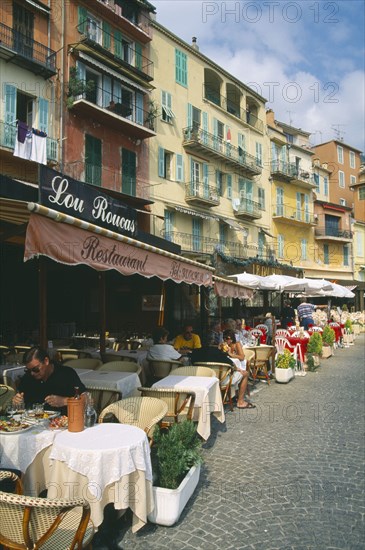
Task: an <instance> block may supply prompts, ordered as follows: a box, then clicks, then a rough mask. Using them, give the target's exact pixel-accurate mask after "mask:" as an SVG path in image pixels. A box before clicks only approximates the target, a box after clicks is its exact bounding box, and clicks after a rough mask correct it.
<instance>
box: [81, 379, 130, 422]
mask: <svg viewBox="0 0 365 550" xmlns="http://www.w3.org/2000/svg"><path fill="white" fill-rule="evenodd" d="M85 387H86V391H87V392H89V393H90V394H91V397H92V398H93V401H94V409H95V410H96V414H97V415H99V414H100V413H101V411H102V410H103V409H105V407H108V406H109V405H111V404H112V403H115V402H116V401H120V400H121V399H122V394H121V392H119V391H118V390H112V389H110V388H102V387H99V386H94V385H92V384H85Z"/></svg>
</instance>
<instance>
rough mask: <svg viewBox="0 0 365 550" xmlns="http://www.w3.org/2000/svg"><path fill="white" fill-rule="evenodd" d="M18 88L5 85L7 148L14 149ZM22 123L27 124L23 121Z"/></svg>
mask: <svg viewBox="0 0 365 550" xmlns="http://www.w3.org/2000/svg"><path fill="white" fill-rule="evenodd" d="M15 122H16V87H15V86H12V85H11V84H5V143H4V145H5V147H11V148H13V147H14V145H15V135H16V131H17V130H16V125H15ZM21 122H26V120H22V121H21Z"/></svg>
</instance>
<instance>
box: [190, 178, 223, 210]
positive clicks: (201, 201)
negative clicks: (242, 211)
mask: <svg viewBox="0 0 365 550" xmlns="http://www.w3.org/2000/svg"><path fill="white" fill-rule="evenodd" d="M185 200H186V202H187V203H189V204H197V205H202V206H218V205H219V203H220V197H219V193H218V190H217V187H216V186H215V185H209V184H208V183H204V182H201V181H200V182H199V181H191V182H188V183H186V184H185Z"/></svg>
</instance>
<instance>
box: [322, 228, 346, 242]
mask: <svg viewBox="0 0 365 550" xmlns="http://www.w3.org/2000/svg"><path fill="white" fill-rule="evenodd" d="M314 236H315V238H316V239H317V240H319V241H334V242H345V243H350V242H352V237H353V232H352V231H349V230H345V229H339V228H337V227H316V228H315V230H314Z"/></svg>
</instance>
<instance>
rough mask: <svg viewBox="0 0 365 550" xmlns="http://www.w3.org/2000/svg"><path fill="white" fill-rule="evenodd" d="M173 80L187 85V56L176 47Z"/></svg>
mask: <svg viewBox="0 0 365 550" xmlns="http://www.w3.org/2000/svg"><path fill="white" fill-rule="evenodd" d="M175 80H176V82H177V83H178V84H181V85H182V86H187V85H188V67H187V56H186V54H185V53H184V52H181V51H180V50H177V49H175Z"/></svg>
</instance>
